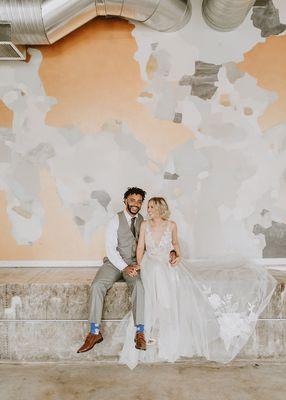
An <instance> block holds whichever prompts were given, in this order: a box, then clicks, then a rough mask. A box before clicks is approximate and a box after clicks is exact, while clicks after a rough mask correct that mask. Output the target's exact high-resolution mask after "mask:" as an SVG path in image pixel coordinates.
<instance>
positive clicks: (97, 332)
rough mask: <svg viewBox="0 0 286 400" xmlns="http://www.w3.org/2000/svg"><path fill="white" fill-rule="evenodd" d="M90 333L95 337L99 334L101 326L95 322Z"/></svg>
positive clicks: (92, 323)
mask: <svg viewBox="0 0 286 400" xmlns="http://www.w3.org/2000/svg"><path fill="white" fill-rule="evenodd" d="M90 333H92V334H93V335H98V334H99V324H96V323H95V322H91V323H90Z"/></svg>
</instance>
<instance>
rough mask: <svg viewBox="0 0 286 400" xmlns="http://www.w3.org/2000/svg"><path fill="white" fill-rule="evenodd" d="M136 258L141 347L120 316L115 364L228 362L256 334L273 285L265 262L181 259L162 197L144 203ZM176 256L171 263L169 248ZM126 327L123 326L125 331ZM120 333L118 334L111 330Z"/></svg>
mask: <svg viewBox="0 0 286 400" xmlns="http://www.w3.org/2000/svg"><path fill="white" fill-rule="evenodd" d="M148 215H149V219H148V220H147V221H144V222H143V223H142V225H141V230H140V237H139V242H138V247H137V263H138V264H139V265H140V266H141V267H140V269H141V277H142V281H143V285H144V289H145V336H146V339H147V343H148V346H147V351H146V352H142V351H141V352H140V351H138V350H136V349H134V346H133V345H132V337H133V335H134V325H133V321H132V314H131V313H130V314H128V315H127V316H126V318H125V319H124V324H125V325H124V324H123V325H122V326H121V328H120V329H121V331H122V327H123V326H125V328H124V332H125V334H124V345H123V349H122V351H121V354H120V363H124V364H127V365H128V366H129V367H130V368H134V367H135V366H136V365H137V364H138V362H140V361H141V362H157V361H170V362H173V361H176V360H178V359H179V358H181V357H193V356H196V357H205V358H206V359H208V360H213V361H218V362H224V363H225V362H229V361H231V360H232V359H233V358H234V357H235V356H236V355H237V354H238V353H239V351H240V350H241V348H242V347H243V346H244V344H245V343H246V342H247V341H248V339H249V337H250V336H251V334H252V333H253V331H254V328H255V325H256V321H257V319H258V316H259V315H260V314H261V312H262V311H263V310H264V308H265V307H266V305H267V304H268V302H269V300H270V299H271V296H272V294H273V291H274V289H275V286H276V281H275V279H274V278H273V277H272V276H271V275H270V274H269V273H268V272H267V270H266V269H265V268H264V267H261V266H256V265H253V263H250V262H246V261H245V260H241V259H240V260H237V259H236V261H234V260H232V261H228V262H227V261H225V260H224V261H223V262H222V260H213V261H208V262H205V263H203V262H201V263H196V262H191V261H189V260H184V259H182V258H181V252H180V246H179V242H178V236H177V226H176V223H175V222H173V221H170V220H169V215H170V212H169V208H168V205H167V203H166V201H165V199H164V198H161V197H153V198H152V199H150V200H149V202H148ZM171 250H175V251H176V254H177V258H176V259H175V260H174V261H173V263H172V264H171V263H170V260H169V255H170V251H171ZM125 329H126V330H125ZM117 334H118V332H117Z"/></svg>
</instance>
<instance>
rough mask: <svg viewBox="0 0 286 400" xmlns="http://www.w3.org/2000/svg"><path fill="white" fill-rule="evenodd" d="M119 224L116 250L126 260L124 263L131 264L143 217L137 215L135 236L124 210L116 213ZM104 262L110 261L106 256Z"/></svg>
mask: <svg viewBox="0 0 286 400" xmlns="http://www.w3.org/2000/svg"><path fill="white" fill-rule="evenodd" d="M117 215H118V219H119V226H118V230H117V248H116V249H117V251H118V252H119V254H120V255H121V257H122V258H123V260H124V261H125V262H126V264H128V265H129V264H132V263H135V262H136V248H137V243H138V239H139V233H140V226H141V223H142V221H143V220H144V218H143V217H142V215H141V214H138V215H137V218H136V222H135V237H134V236H133V233H132V232H131V229H130V226H129V225H128V222H127V219H126V217H125V214H124V211H120V212H119V213H118V214H117ZM103 261H104V263H106V262H108V263H109V264H111V262H110V261H109V260H108V258H107V257H105V259H104V260H103Z"/></svg>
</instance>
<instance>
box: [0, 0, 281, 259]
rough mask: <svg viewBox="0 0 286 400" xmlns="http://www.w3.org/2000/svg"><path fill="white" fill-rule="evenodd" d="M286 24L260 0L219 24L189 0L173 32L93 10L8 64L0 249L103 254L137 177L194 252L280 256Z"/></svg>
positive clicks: (6, 255)
mask: <svg viewBox="0 0 286 400" xmlns="http://www.w3.org/2000/svg"><path fill="white" fill-rule="evenodd" d="M269 15H270V16H271V18H270V17H269V18H266V17H265V16H269ZM285 24H286V9H285V4H284V2H283V1H282V0H281V1H279V0H276V1H273V2H272V1H265V2H260V6H259V7H258V6H256V7H254V9H253V10H252V11H251V13H250V14H249V16H248V17H247V19H246V20H245V22H244V23H243V24H242V25H241V26H240V27H239V28H238V29H236V30H235V31H233V32H228V33H221V32H216V31H213V30H211V29H210V28H209V27H208V26H207V25H206V24H205V23H204V21H203V19H202V16H201V13H200V1H193V16H192V19H191V21H190V22H189V24H188V25H187V26H186V27H185V28H184V29H182V30H181V31H179V32H175V33H168V34H167V33H160V32H155V31H152V30H150V29H148V28H146V27H144V26H142V25H140V24H137V25H136V26H135V27H134V26H133V25H131V24H129V23H128V22H126V21H119V20H116V19H108V20H95V21H91V22H89V23H88V24H86V25H85V26H84V27H82V28H80V29H79V30H77V31H75V32H73V33H72V34H70V35H69V36H68V37H66V38H65V39H62V40H60V41H59V42H57V43H55V44H54V45H52V46H50V47H45V46H39V47H37V48H30V49H29V50H28V52H29V59H28V60H27V62H19V63H15V62H5V63H1V65H0V190H1V192H0V206H1V207H0V250H1V260H25V259H26V260H31V259H36V260H41V259H57V260H87V259H89V260H96V259H100V258H101V257H102V256H103V255H104V244H103V232H104V226H105V224H106V222H107V220H108V218H109V217H110V216H111V215H112V214H113V213H114V212H116V211H117V210H118V209H120V207H121V206H122V193H123V192H124V190H125V189H126V187H127V186H131V185H138V186H142V187H143V188H144V189H146V190H147V192H148V197H150V196H152V195H155V194H157V195H163V196H165V197H166V198H167V200H168V202H169V204H170V207H171V210H172V217H173V218H174V219H175V220H176V221H177V223H178V224H179V231H180V236H181V240H182V245H183V248H184V251H185V252H186V254H187V253H188V254H189V255H191V256H192V257H194V258H202V257H213V256H220V255H222V254H223V255H224V254H229V253H239V254H243V255H245V256H250V257H257V258H259V257H264V258H269V257H270V258H275V257H279V258H286V207H285V197H286V91H285V89H286V83H285V82H286V35H285V27H286V25H285ZM144 212H145V210H144Z"/></svg>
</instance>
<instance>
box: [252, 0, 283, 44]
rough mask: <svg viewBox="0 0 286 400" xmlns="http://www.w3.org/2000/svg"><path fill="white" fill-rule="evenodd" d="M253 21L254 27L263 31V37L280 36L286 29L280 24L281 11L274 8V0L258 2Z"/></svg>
mask: <svg viewBox="0 0 286 400" xmlns="http://www.w3.org/2000/svg"><path fill="white" fill-rule="evenodd" d="M251 19H252V21H253V25H254V26H255V27H256V28H258V29H260V30H261V36H262V37H268V36H271V35H279V34H280V33H282V32H284V31H285V29H286V25H285V24H281V23H280V19H279V10H278V9H277V8H276V7H275V6H274V4H273V2H272V0H259V1H256V3H255V4H254V6H253V13H252V16H251Z"/></svg>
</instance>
